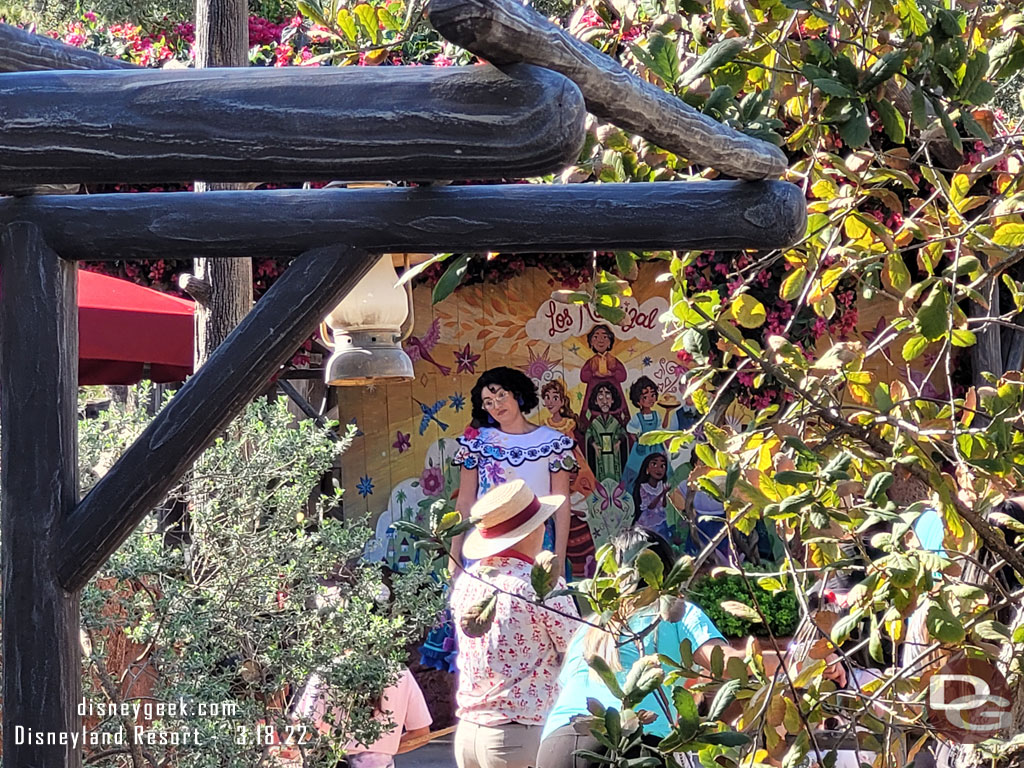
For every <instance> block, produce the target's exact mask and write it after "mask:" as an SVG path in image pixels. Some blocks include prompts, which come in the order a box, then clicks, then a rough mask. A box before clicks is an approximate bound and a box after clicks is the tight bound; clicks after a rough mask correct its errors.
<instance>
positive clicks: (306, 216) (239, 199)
mask: <svg viewBox="0 0 1024 768" xmlns="http://www.w3.org/2000/svg"><path fill="white" fill-rule="evenodd" d="M805 206H806V201H805V199H804V195H803V192H802V191H801V190H800V188H799V187H797V186H796V185H793V184H788V183H785V182H781V181H771V182H740V181H708V182H661V183H656V184H512V185H495V186H465V187H443V188H390V189H324V190H307V191H300V190H288V191H285V190H277V191H269V192H267V191H264V192H218V193H216V194H210V195H190V194H187V193H157V194H136V195H73V196H46V197H39V198H21V199H11V200H6V201H0V221H3V220H9V221H17V220H31V221H34V222H36V224H37V225H38V226H40V227H41V228H42V229H43V231H44V232H45V234H46V238H47V241H48V242H49V243H51V244H52V245H53V247H54V249H55V250H56V251H57V252H58V253H60V254H61V256H63V257H65V258H70V259H88V260H112V259H126V258H136V259H147V258H167V257H171V256H180V257H183V258H184V257H191V256H210V257H224V256H244V255H246V254H250V255H251V254H253V253H273V254H276V255H278V256H294V255H297V254H298V253H300V252H302V251H305V250H308V249H310V248H317V247H320V246H323V245H327V244H330V243H338V242H345V243H352V244H353V245H354V246H355V247H358V248H364V249H366V250H369V251H374V252H388V251H390V252H396V253H402V252H419V253H423V252H427V253H431V252H434V253H439V252H444V251H457V252H475V251H501V252H505V253H512V252H549V251H550V252H570V251H590V250H595V249H597V250H612V249H631V250H637V251H641V250H648V251H649V250H665V249H679V250H686V249H709V250H710V249H719V250H721V249H741V248H757V249H770V248H781V247H785V246H787V245H790V244H791V243H792V242H794V241H795V240H796V239H797V238H800V237H802V236H803V235H804V231H805V229H806V207H805Z"/></svg>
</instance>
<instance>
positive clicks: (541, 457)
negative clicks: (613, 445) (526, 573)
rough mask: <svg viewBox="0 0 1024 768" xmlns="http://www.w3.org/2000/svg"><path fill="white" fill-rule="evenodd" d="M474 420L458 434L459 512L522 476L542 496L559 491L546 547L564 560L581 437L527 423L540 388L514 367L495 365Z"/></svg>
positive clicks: (456, 552) (479, 385)
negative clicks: (572, 478)
mask: <svg viewBox="0 0 1024 768" xmlns="http://www.w3.org/2000/svg"><path fill="white" fill-rule="evenodd" d="M470 401H471V403H472V409H473V421H472V422H471V423H470V426H469V427H467V428H466V431H465V433H464V434H463V435H462V436H461V437H459V438H458V443H459V446H460V448H459V450H458V452H457V453H456V454H455V456H454V457H453V458H452V463H453V464H455V465H456V466H460V467H461V468H462V470H461V472H460V475H459V493H458V497H457V500H456V506H455V508H456V510H457V511H459V512H460V513H462V516H463V517H466V516H468V514H469V510H470V508H471V507H472V506H473V503H474V502H475V501H476V500H477V499H478V498H479V497H480V496H483V495H484V494H485V493H487V491H489V490H490V489H491V488H493V487H494V486H496V485H501V484H502V483H507V482H508V481H509V480H513V479H515V478H522V479H523V480H524V481H526V484H527V486H528V487H529V488H530V490H532V491H533V492H534V493H535V494H536V495H537V496H550V495H552V494H557V495H560V496H564V497H565V499H566V501H565V503H564V504H563V505H562V506H561V507H559V508H558V510H556V511H555V514H554V518H553V520H554V522H553V523H552V524H551V528H550V529H549V531H548V536H547V537H546V538H545V548H546V549H549V550H551V551H552V552H554V553H555V554H556V555H557V556H558V558H559V561H560V563H562V564H564V563H565V553H566V546H567V543H568V540H569V518H570V514H569V482H570V473H571V472H572V471H573V470H574V469H575V468H576V460H575V458H574V457H573V452H574V449H575V447H576V441H575V440H574V439H573V438H572V437H571V436H570V435H566V434H563V433H562V432H560V431H558V430H556V429H552V428H551V427H543V426H538V425H536V424H533V423H531V422H529V421H527V419H526V416H525V414H527V413H529V412H530V411H532V410H533V409H535V408H536V407H537V406H538V405H539V404H540V399H539V398H538V397H537V387H536V385H535V384H534V383H533V381H532V380H531V379H530V377H529V376H527V375H526V374H524V373H523V372H522V371H517V370H515V369H514V368H505V367H501V368H491V369H490V370H487V371H484V372H483V374H482V375H481V376H480V378H479V379H477V382H476V384H475V385H474V386H473V389H472V391H471V393H470ZM461 554H462V538H461V537H456V539H454V540H453V541H452V562H451V563H450V566H451V568H452V573H453V574H455V573H456V569H457V568H458V566H460V565H461V560H460V559H461Z"/></svg>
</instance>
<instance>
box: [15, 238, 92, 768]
mask: <svg viewBox="0 0 1024 768" xmlns="http://www.w3.org/2000/svg"><path fill="white" fill-rule="evenodd" d="M77 271H78V270H77V266H76V265H75V264H72V263H69V262H67V261H65V260H63V259H61V258H59V257H58V256H57V254H55V253H54V252H53V251H52V250H51V249H50V248H49V247H47V245H46V243H45V242H44V241H43V238H42V237H41V235H40V233H39V231H38V229H36V228H35V227H34V226H32V225H31V224H19V223H16V224H11V225H8V226H7V227H6V228H4V230H3V232H2V234H0V275H2V280H3V301H0V371H3V386H0V455H2V460H0V527H2V530H3V537H2V540H3V543H2V555H3V617H2V619H0V621H2V626H3V750H4V752H3V755H4V765H9V766H30V765H31V766H43V765H47V766H62V767H63V766H70V767H71V768H77V766H79V765H81V755H80V753H79V750H78V749H77V748H73V747H72V746H71V745H70V744H64V745H60V744H50V745H47V744H45V743H44V744H36V743H35V741H34V738H32V734H40V733H41V734H44V739H45V738H46V737H45V734H47V733H58V734H60V733H67V734H68V735H69V736H70V735H71V734H74V733H79V732H80V731H81V721H80V718H79V717H78V709H77V704H78V700H79V698H80V697H81V695H82V694H81V652H80V650H79V640H78V628H79V610H78V594H77V593H76V592H75V591H65V590H64V589H63V588H62V587H61V585H60V583H59V581H58V580H57V562H58V560H59V557H60V554H61V552H60V544H61V542H60V526H61V524H62V523H64V522H65V520H66V518H67V516H68V514H69V513H70V512H71V510H72V509H74V507H75V504H76V503H77V501H78V444H77V424H78V312H77V310H76V307H77V306H78V303H77V301H76V288H77Z"/></svg>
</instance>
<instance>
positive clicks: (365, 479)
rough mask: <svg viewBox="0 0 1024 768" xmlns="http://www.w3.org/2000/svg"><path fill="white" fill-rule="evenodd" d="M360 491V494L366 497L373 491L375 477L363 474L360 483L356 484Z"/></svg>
mask: <svg viewBox="0 0 1024 768" xmlns="http://www.w3.org/2000/svg"><path fill="white" fill-rule="evenodd" d="M356 489H357V490H358V491H359V495H360V496H362V497H363V498H364V499H365V498H366V497H367V496H370V495H371V494H372V493H373V478H371V477H370V476H369V475H363V476H362V477H360V478H359V485H357V486H356Z"/></svg>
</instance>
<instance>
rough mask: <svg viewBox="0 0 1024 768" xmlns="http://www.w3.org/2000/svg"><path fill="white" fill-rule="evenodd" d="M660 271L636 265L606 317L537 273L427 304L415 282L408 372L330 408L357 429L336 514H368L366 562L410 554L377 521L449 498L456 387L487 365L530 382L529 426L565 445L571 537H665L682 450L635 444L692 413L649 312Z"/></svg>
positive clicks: (655, 307)
mask: <svg viewBox="0 0 1024 768" xmlns="http://www.w3.org/2000/svg"><path fill="white" fill-rule="evenodd" d="M662 271H663V269H662V268H660V267H659V266H658V265H657V264H649V265H644V268H643V270H642V271H641V273H640V279H639V280H637V282H636V283H635V284H634V286H633V294H634V295H633V298H632V300H628V299H627V306H626V307H625V309H626V318H625V319H624V320H623V321H622V322H621V323H619V324H618V325H615V324H611V323H608V322H607V321H605V320H603V319H602V318H600V317H598V316H596V315H594V314H592V313H591V311H590V310H589V309H588V308H586V307H581V306H576V305H566V304H560V303H558V302H556V301H554V300H553V299H552V293H553V291H555V290H557V289H559V288H561V287H562V286H560V285H557V284H553V283H552V281H551V278H550V276H549V275H548V273H547V272H545V271H543V270H538V269H534V270H527V271H526V272H525V273H523V274H522V275H520V276H519V277H517V278H514V279H512V280H510V281H508V282H506V283H503V284H501V285H476V286H469V287H465V288H461V289H460V290H458V291H457V292H456V293H455V294H453V295H452V296H451V297H449V298H448V299H446V300H445V301H443V302H441V303H439V304H437V305H436V306H431V304H430V290H429V289H428V288H426V287H423V288H419V289H417V290H416V292H415V296H414V300H415V305H416V306H415V309H416V323H415V330H414V334H413V336H412V338H410V339H409V341H408V342H407V343H406V350H407V351H408V352H409V354H410V356H411V357H412V359H413V361H414V366H415V371H416V379H415V380H414V381H412V382H410V383H407V384H394V385H387V386H382V387H379V388H376V389H370V388H367V389H363V390H345V393H344V394H345V397H344V400H343V402H342V404H341V406H340V408H341V410H340V419H341V421H342V423H345V422H354V423H355V424H356V426H357V427H358V429H359V432H358V435H359V436H358V437H357V438H356V440H355V442H354V443H353V445H352V447H351V448H350V449H349V451H348V452H347V453H346V454H345V456H344V457H343V464H342V472H343V476H344V485H345V487H346V489H348V490H347V491H346V495H345V508H346V511H347V512H363V511H366V512H369V513H370V515H371V516H373V517H376V518H377V540H376V542H375V545H374V546H373V547H371V550H370V551H369V552H368V556H369V557H371V558H374V559H376V558H384V559H385V560H387V561H388V562H389V563H390V564H391V565H392V566H397V567H401V566H402V565H403V564H404V563H407V562H412V561H415V559H416V557H417V553H416V552H415V551H414V550H413V548H412V546H411V542H409V541H408V540H406V539H405V538H403V537H401V536H395V534H394V532H393V531H392V530H391V529H390V525H391V523H392V522H394V521H395V520H398V519H401V518H405V519H410V520H416V521H418V522H421V523H425V522H426V513H427V510H428V509H429V507H430V504H431V503H432V502H433V501H434V500H436V499H438V498H442V497H443V498H448V499H453V498H454V497H455V495H456V494H457V492H458V482H459V468H458V467H452V466H451V463H450V461H451V457H452V456H453V455H454V454H455V452H456V450H457V449H458V443H457V442H456V438H457V437H459V436H460V435H461V434H462V433H463V430H465V428H466V427H467V426H468V425H469V422H470V419H471V416H470V410H471V408H470V404H469V393H470V390H471V389H472V387H473V384H474V383H475V382H476V379H477V377H478V376H479V375H480V374H481V373H482V372H483V371H485V370H487V369H488V368H492V367H495V366H499V365H507V366H511V367H514V368H518V369H519V370H521V371H523V372H524V373H526V374H527V375H528V376H529V377H530V378H531V379H533V381H534V382H535V383H536V384H537V388H538V391H539V393H540V396H541V405H540V407H539V408H538V409H537V410H536V411H534V412H532V413H530V414H528V418H529V419H530V421H532V422H534V423H536V424H546V425H548V426H550V427H553V428H554V429H557V430H559V431H561V432H564V433H565V434H567V435H571V436H572V437H573V438H574V439H575V440H576V443H577V452H576V458H577V460H578V462H579V464H580V471H579V473H578V475H576V476H575V477H574V478H573V481H572V483H571V488H572V499H571V507H572V511H573V516H574V517H573V529H574V531H575V533H576V534H577V535H578V534H579V533H580V529H581V528H584V527H585V528H586V529H589V533H590V535H591V536H592V538H593V540H594V541H595V542H596V543H597V544H598V545H600V544H601V543H602V542H604V541H606V540H607V539H608V537H609V536H610V535H612V534H614V533H616V532H617V531H619V530H621V529H623V528H625V527H628V526H629V525H631V524H633V523H634V522H638V523H640V524H643V525H647V526H648V527H651V528H655V529H660V530H661V531H662V532H663V533H665V534H666V535H667V536H669V537H677V536H678V534H679V531H678V522H679V521H678V516H677V513H676V512H675V509H676V507H675V505H674V504H673V502H672V491H673V490H674V489H675V488H677V487H679V486H680V485H681V484H683V483H684V482H685V478H686V475H687V473H688V471H689V465H688V464H687V463H686V462H687V461H688V459H689V455H688V454H683V455H677V456H673V457H671V458H670V457H668V456H666V455H665V453H664V452H663V449H662V448H661V447H660V446H646V445H641V444H640V443H639V441H638V437H639V436H640V435H641V434H643V433H644V432H649V431H651V430H653V429H661V428H663V427H668V428H678V427H681V426H686V425H687V424H688V420H689V419H692V418H694V416H695V412H694V411H693V409H692V408H691V407H687V406H686V405H685V404H683V403H682V402H681V400H682V394H683V393H682V390H683V389H684V387H685V381H684V374H683V370H682V368H680V366H679V364H678V362H677V359H676V354H675V353H674V352H672V350H671V341H669V340H666V339H664V338H663V337H662V329H661V323H660V322H659V320H658V318H659V316H660V315H661V314H662V313H663V312H665V311H666V310H667V309H668V299H667V285H666V284H665V283H657V282H656V281H655V278H656V277H657V276H658V274H660V273H661V272H662ZM677 498H678V497H677ZM585 533H586V532H585V531H584V538H585ZM591 554H592V553H591V552H588V551H584V552H582V553H580V554H579V555H578V556H577V557H575V558H573V559H574V562H573V563H572V565H573V571H574V573H575V574H576V575H579V576H582V575H583V574H584V573H585V572H587V570H588V569H589V568H590V567H591V565H592V557H590V555H591Z"/></svg>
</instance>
